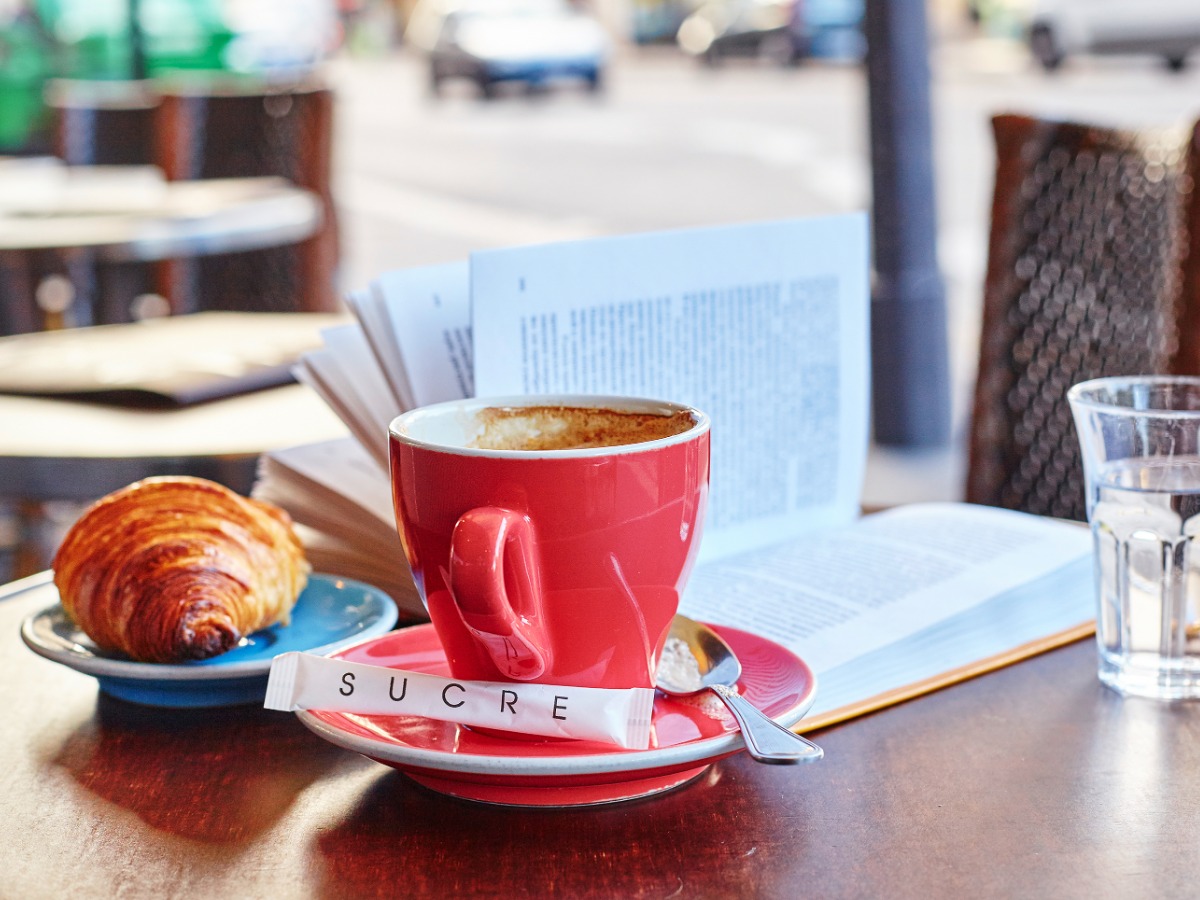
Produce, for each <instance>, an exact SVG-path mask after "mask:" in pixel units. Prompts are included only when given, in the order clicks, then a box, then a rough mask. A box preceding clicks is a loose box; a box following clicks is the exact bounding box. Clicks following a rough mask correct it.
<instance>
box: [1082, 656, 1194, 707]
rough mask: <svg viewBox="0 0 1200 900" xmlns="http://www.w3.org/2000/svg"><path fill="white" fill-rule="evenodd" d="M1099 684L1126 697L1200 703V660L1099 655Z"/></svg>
mask: <svg viewBox="0 0 1200 900" xmlns="http://www.w3.org/2000/svg"><path fill="white" fill-rule="evenodd" d="M1098 674H1099V676H1100V681H1101V683H1102V684H1104V685H1106V686H1108V687H1110V688H1112V689H1113V690H1114V691H1116V692H1117V693H1119V694H1122V695H1123V696H1126V697H1149V698H1151V699H1153V700H1200V659H1191V658H1189V659H1187V660H1182V661H1181V660H1179V659H1164V658H1163V657H1160V656H1155V655H1154V654H1152V653H1137V654H1133V655H1131V656H1128V657H1120V656H1116V655H1115V654H1109V653H1106V652H1105V651H1103V650H1101V651H1100V667H1099V672H1098Z"/></svg>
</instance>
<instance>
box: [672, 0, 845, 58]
mask: <svg viewBox="0 0 1200 900" xmlns="http://www.w3.org/2000/svg"><path fill="white" fill-rule="evenodd" d="M862 16H863V0H705V2H703V3H702V4H701V5H700V6H699V7H697V8H696V10H695V12H693V13H692V14H691V15H689V16H688V17H687V18H686V19H684V21H683V23H682V24H681V25H680V26H679V31H678V32H677V34H676V43H678V45H679V47H680V49H682V50H683V52H684V53H687V54H689V55H691V56H694V57H697V58H698V59H700V60H701V61H703V62H706V63H709V64H716V63H718V62H720V61H721V60H722V59H724V58H726V57H732V56H741V57H756V58H759V59H764V60H767V61H769V62H776V63H780V64H783V65H795V64H796V63H798V62H800V61H801V60H802V59H804V58H805V57H808V56H820V57H826V58H837V59H852V60H858V59H861V58H862V55H863V52H864V51H865V48H866V43H865V41H864V40H863V36H862V31H861V24H862Z"/></svg>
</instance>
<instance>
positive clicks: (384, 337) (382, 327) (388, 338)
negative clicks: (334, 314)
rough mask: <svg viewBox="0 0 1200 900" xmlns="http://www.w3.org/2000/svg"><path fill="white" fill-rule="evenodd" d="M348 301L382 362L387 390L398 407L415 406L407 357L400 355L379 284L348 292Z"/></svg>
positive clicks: (408, 407) (400, 408)
mask: <svg viewBox="0 0 1200 900" xmlns="http://www.w3.org/2000/svg"><path fill="white" fill-rule="evenodd" d="M346 305H347V306H348V307H350V311H351V312H352V313H354V317H355V318H356V319H358V326H359V328H361V329H362V332H363V336H364V337H365V338H366V339H367V344H368V345H369V346H370V348H371V353H372V354H373V355H374V357H375V362H376V363H377V364H378V365H379V371H380V372H381V373H382V374H383V379H384V381H385V382H387V386H388V390H390V391H391V395H392V403H393V404H394V406H395V408H396V409H399V410H407V409H412V407H413V399H412V388H411V386H410V385H409V383H408V374H407V373H406V372H405V371H404V361H403V360H402V359H401V358H400V347H399V345H398V344H397V343H396V335H395V334H394V333H393V331H392V322H391V319H389V318H388V314H387V305H386V303H385V300H384V297H383V296H382V294H380V293H379V290H378V287H377V286H374V285H373V286H372V287H371V288H370V289H369V290H366V291H359V292H355V293H351V294H348V295H347V296H346Z"/></svg>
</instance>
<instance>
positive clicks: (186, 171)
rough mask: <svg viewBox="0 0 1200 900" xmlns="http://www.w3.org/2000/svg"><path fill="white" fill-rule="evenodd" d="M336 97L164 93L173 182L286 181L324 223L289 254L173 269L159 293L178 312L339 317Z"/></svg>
mask: <svg viewBox="0 0 1200 900" xmlns="http://www.w3.org/2000/svg"><path fill="white" fill-rule="evenodd" d="M333 105H334V104H333V92H332V91H331V90H330V89H329V88H327V87H324V86H322V85H320V84H302V85H291V86H288V87H286V88H279V89H271V90H262V89H258V90H253V91H247V90H245V89H244V88H243V87H241V86H237V85H231V86H229V87H228V88H227V89H221V88H220V87H219V86H218V87H215V88H214V87H211V86H210V87H208V88H206V89H205V90H204V91H203V92H194V91H174V92H173V91H169V90H168V91H165V92H164V93H163V97H162V102H161V105H160V106H159V110H158V122H157V126H156V131H157V140H156V159H157V162H158V164H159V165H160V166H161V167H162V169H163V171H164V172H165V173H166V176H167V178H169V179H171V180H181V179H195V178H239V177H253V176H279V177H282V178H286V179H288V180H289V181H291V182H292V183H294V184H296V185H298V186H300V187H302V188H306V189H308V190H310V191H312V192H313V193H315V194H317V195H318V196H319V197H320V198H321V201H322V208H323V224H322V226H321V229H320V230H319V231H318V232H317V233H316V234H315V235H314V236H313V237H311V238H309V239H308V240H305V241H303V242H301V243H300V244H297V245H295V246H291V247H279V248H272V249H268V250H253V251H248V252H244V253H230V254H221V255H217V256H211V257H204V258H198V259H189V260H179V261H172V262H171V263H168V264H165V265H164V266H163V268H162V270H161V271H160V275H159V285H160V293H162V294H163V295H164V296H166V297H167V298H168V299H169V300H170V302H171V306H172V309H173V311H175V312H195V311H198V310H204V309H225V310H249V311H255V312H290V311H301V312H319V311H333V310H336V309H337V308H338V307H339V305H340V299H339V297H338V294H337V291H336V285H335V275H336V271H335V270H336V266H337V258H338V229H337V219H336V214H335V210H334V204H333V196H332V187H331V181H332V147H333Z"/></svg>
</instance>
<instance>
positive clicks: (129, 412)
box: [0, 313, 346, 581]
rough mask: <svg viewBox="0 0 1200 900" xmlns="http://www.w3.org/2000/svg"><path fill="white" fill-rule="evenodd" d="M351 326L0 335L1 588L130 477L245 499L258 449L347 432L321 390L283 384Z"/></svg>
mask: <svg viewBox="0 0 1200 900" xmlns="http://www.w3.org/2000/svg"><path fill="white" fill-rule="evenodd" d="M343 321H346V319H345V318H343V317H341V316H335V315H323V314H315V315H312V314H301V313H278V314H253V313H210V314H198V315H194V316H183V317H175V318H169V319H163V320H157V321H148V322H143V323H137V324H132V325H124V326H121V325H118V326H110V327H97V328H87V329H72V330H69V331H60V332H54V333H40V334H28V335H19V336H13V337H8V338H4V339H0V503H6V504H7V505H8V506H9V507H10V509H15V510H16V515H15V517H10V519H13V521H12V523H11V524H9V525H8V526H7V528H8V530H10V531H16V532H17V533H15V534H10V535H8V540H7V541H0V556H3V555H4V554H3V552H2V551H3V544H5V543H7V544H8V545H9V547H10V548H12V549H11V550H10V551H9V555H10V556H11V558H12V562H11V564H10V565H9V566H7V568H8V569H11V571H6V567H5V566H4V565H3V564H0V581H2V580H7V579H8V578H11V577H17V576H20V575H24V574H27V573H29V572H32V571H37V570H38V569H42V568H46V567H47V566H48V565H49V555H50V554H51V553H52V552H53V549H54V547H55V546H57V538H58V536H59V535H60V533H61V529H62V527H64V526H66V525H69V524H70V520H73V513H77V512H78V510H79V508H80V507H81V505H82V504H85V503H87V502H90V501H91V500H94V499H96V498H98V497H100V496H102V495H104V494H106V493H108V492H110V491H113V490H116V489H117V488H119V487H122V486H124V485H126V484H129V483H130V482H132V481H136V480H138V479H140V478H145V477H148V476H151V475H194V476H199V477H204V478H210V479H212V480H214V481H219V482H221V483H222V484H225V485H226V486H228V487H230V488H232V489H233V490H236V491H238V492H239V493H242V494H248V493H249V492H250V489H251V487H252V485H253V482H254V476H255V471H256V466H257V461H258V457H259V456H260V455H261V454H262V453H263V452H265V451H268V450H274V449H278V448H282V447H290V446H295V445H297V444H304V443H310V442H314V441H321V440H328V439H332V438H336V437H342V436H344V435H345V434H346V429H345V426H344V425H343V424H342V422H341V421H340V420H339V419H338V418H337V417H336V416H335V415H334V414H333V412H332V411H330V409H329V408H328V407H327V406H326V405H325V403H324V402H323V401H322V400H321V399H320V398H318V397H317V395H316V394H315V393H313V392H312V391H311V390H310V389H309V388H307V387H305V386H302V385H298V384H292V383H283V382H285V381H287V380H289V379H290V376H289V373H288V369H289V366H290V361H291V360H294V358H295V357H296V355H298V353H299V352H301V351H302V350H303V349H304V348H306V347H311V346H317V345H319V343H320V337H319V332H320V330H321V329H322V328H326V327H329V326H331V325H336V324H339V323H341V322H343ZM89 377H90V378H91V379H92V382H93V383H92V384H90V385H89V384H88V379H89ZM264 385H274V386H268V387H266V388H265V389H255V388H263V387H264ZM89 397H90V398H92V399H85V398H89ZM205 398H210V399H205ZM55 504H57V505H58V506H57V508H58V509H60V510H62V513H63V514H62V515H56V514H55V508H56V507H55ZM64 519H65V521H64Z"/></svg>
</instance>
